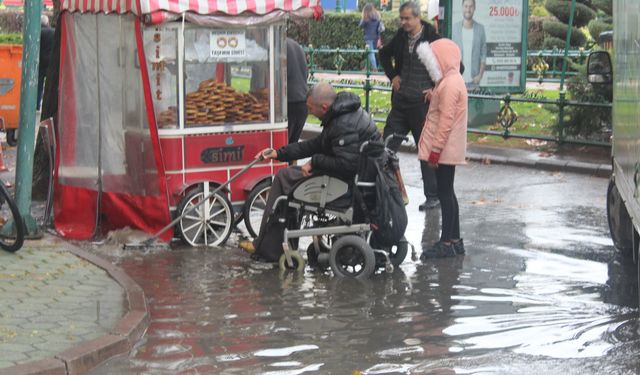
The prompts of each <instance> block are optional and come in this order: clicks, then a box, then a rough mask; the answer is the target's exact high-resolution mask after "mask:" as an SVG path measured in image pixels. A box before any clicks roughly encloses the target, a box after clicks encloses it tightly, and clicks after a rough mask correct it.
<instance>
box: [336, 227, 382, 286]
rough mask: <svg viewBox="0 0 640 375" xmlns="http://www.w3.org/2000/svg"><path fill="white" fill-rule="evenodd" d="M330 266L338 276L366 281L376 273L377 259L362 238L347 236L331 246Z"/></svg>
mask: <svg viewBox="0 0 640 375" xmlns="http://www.w3.org/2000/svg"><path fill="white" fill-rule="evenodd" d="M329 265H330V266H331V270H332V271H333V273H334V274H335V275H337V276H342V277H353V278H356V279H364V278H367V277H369V276H371V275H372V274H373V272H374V271H375V266H376V257H375V255H374V254H373V250H371V247H370V246H369V244H368V243H367V242H366V241H365V240H364V239H363V238H362V237H359V236H355V235H347V236H344V237H341V238H339V239H338V240H337V241H336V242H335V243H334V244H333V246H331V253H330V254H329Z"/></svg>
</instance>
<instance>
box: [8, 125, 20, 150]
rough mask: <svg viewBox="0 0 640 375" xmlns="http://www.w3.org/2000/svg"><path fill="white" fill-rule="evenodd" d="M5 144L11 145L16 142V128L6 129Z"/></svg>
mask: <svg viewBox="0 0 640 375" xmlns="http://www.w3.org/2000/svg"><path fill="white" fill-rule="evenodd" d="M7 144H8V145H9V146H11V147H13V146H15V145H17V144H18V131H17V129H7Z"/></svg>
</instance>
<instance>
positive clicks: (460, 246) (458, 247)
mask: <svg viewBox="0 0 640 375" xmlns="http://www.w3.org/2000/svg"><path fill="white" fill-rule="evenodd" d="M451 244H452V245H453V250H455V252H456V254H458V255H464V253H465V251H464V241H463V240H462V238H461V239H460V240H458V241H456V242H453V241H451Z"/></svg>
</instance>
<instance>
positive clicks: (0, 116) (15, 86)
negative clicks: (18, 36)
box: [0, 44, 22, 131]
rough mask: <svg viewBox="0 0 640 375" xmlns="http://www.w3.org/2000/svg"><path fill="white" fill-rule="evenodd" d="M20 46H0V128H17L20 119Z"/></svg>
mask: <svg viewBox="0 0 640 375" xmlns="http://www.w3.org/2000/svg"><path fill="white" fill-rule="evenodd" d="M21 77H22V45H21V44H0V126H2V129H3V130H12V131H13V130H15V129H17V128H18V123H19V117H20V81H21Z"/></svg>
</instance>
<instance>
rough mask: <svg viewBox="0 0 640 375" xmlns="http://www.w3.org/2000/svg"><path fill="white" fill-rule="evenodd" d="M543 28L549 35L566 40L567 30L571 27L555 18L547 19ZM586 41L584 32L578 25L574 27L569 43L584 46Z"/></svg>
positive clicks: (573, 45)
mask: <svg viewBox="0 0 640 375" xmlns="http://www.w3.org/2000/svg"><path fill="white" fill-rule="evenodd" d="M542 28H543V29H544V32H545V33H546V34H548V35H549V36H552V37H556V38H558V39H563V40H566V37H567V31H568V29H569V28H568V26H567V24H565V23H562V22H558V21H555V20H545V21H544V22H543V23H542ZM586 42H587V37H586V36H585V35H584V33H583V32H582V31H581V30H580V29H578V28H577V27H572V28H571V40H570V41H569V44H571V46H572V47H582V46H584V44H585V43H586Z"/></svg>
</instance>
